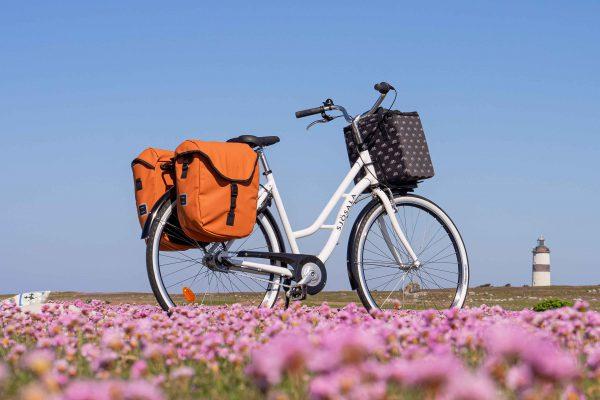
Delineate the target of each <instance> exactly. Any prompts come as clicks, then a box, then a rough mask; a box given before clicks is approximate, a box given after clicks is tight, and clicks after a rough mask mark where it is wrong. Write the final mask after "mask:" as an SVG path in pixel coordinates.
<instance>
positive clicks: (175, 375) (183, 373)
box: [171, 366, 194, 379]
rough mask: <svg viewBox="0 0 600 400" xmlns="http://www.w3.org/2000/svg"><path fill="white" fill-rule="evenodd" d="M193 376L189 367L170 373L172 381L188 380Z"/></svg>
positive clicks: (192, 370) (192, 371)
mask: <svg viewBox="0 0 600 400" xmlns="http://www.w3.org/2000/svg"><path fill="white" fill-rule="evenodd" d="M193 376H194V369H193V368H190V367H186V366H183V367H179V368H177V369H176V370H174V371H173V372H171V378H172V379H188V378H191V377H193Z"/></svg>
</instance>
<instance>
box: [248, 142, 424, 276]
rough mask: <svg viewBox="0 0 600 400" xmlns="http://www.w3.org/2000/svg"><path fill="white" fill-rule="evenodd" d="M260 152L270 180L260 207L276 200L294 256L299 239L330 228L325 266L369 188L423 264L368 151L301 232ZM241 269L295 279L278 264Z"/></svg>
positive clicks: (263, 189) (386, 236) (250, 264)
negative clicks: (295, 227) (333, 215)
mask: <svg viewBox="0 0 600 400" xmlns="http://www.w3.org/2000/svg"><path fill="white" fill-rule="evenodd" d="M257 152H258V155H259V159H260V161H261V164H262V167H263V171H265V175H266V179H267V182H266V183H265V185H261V188H260V191H259V194H258V208H259V209H261V208H262V207H263V206H265V202H266V201H267V200H268V198H269V197H272V199H273V201H274V202H275V208H276V209H277V213H278V214H279V217H280V219H281V222H282V224H283V228H284V231H285V236H286V237H287V240H288V243H289V244H290V248H291V251H292V253H295V254H299V253H300V248H299V246H298V242H297V239H299V238H302V237H306V236H310V235H313V234H314V233H316V232H317V231H319V230H320V229H329V230H331V233H330V235H329V238H328V239H327V241H326V242H325V245H324V246H323V248H322V249H321V251H320V252H319V254H318V255H317V257H318V258H319V259H320V260H321V261H322V262H323V263H325V262H326V261H327V259H328V258H329V256H330V255H331V253H332V252H333V250H334V248H335V246H336V244H337V243H338V240H339V238H340V236H341V234H342V231H343V228H344V225H345V223H346V221H347V220H348V217H349V214H350V210H351V209H352V207H353V206H354V204H355V201H356V199H357V197H358V196H359V195H360V194H362V193H363V192H364V191H365V189H367V188H368V187H372V188H373V189H372V193H373V195H374V196H377V197H378V198H379V199H380V201H381V203H382V204H383V206H384V208H385V210H386V212H387V214H388V215H389V217H390V221H391V224H392V228H393V230H394V233H395V234H396V236H397V238H398V239H399V240H400V243H402V245H403V246H404V248H405V249H406V252H407V253H408V255H409V256H410V257H411V258H412V261H413V265H414V266H417V267H418V266H419V265H420V262H419V260H418V257H417V255H416V254H415V253H414V251H413V249H412V247H411V245H410V243H409V242H408V240H407V239H406V236H405V235H404V232H403V231H402V229H401V227H400V224H399V223H398V220H397V219H396V210H395V205H393V204H392V203H391V201H390V198H389V196H388V195H387V194H386V193H385V192H384V191H383V190H382V189H381V188H379V185H378V184H379V181H378V180H377V175H376V174H375V169H374V167H373V164H372V161H371V156H370V154H369V152H368V151H367V150H363V151H362V152H360V156H359V157H358V159H357V161H356V162H355V163H354V165H353V166H352V168H351V169H350V171H349V172H348V174H347V175H346V176H345V177H344V179H343V180H342V182H341V183H340V185H339V186H338V188H337V189H336V191H335V192H334V193H333V195H332V196H331V198H330V199H329V201H328V202H327V204H326V205H325V207H324V208H323V210H322V211H321V213H320V214H319V216H318V217H317V218H316V220H315V221H314V222H313V223H312V224H311V225H310V226H309V227H307V228H304V229H301V230H298V231H294V230H292V226H291V224H290V221H289V218H288V216H287V213H286V210H285V206H284V204H283V200H282V198H281V195H280V194H279V190H278V188H277V183H276V181H275V177H274V176H273V173H272V171H271V169H270V168H269V165H268V162H267V159H266V156H265V154H264V153H263V150H262V149H259V150H258V151H257ZM363 168H364V170H365V171H366V172H367V173H366V174H365V177H364V178H362V179H361V180H360V181H359V182H358V183H356V185H354V187H353V188H352V189H351V190H350V191H349V192H347V190H348V189H349V188H350V186H351V184H352V182H353V181H354V178H355V177H356V175H358V173H359V172H360V171H361V170H362V169H363ZM341 199H343V202H342V204H341V205H340V207H339V209H338V212H337V216H336V219H335V222H334V223H333V224H325V221H326V220H327V219H328V217H329V216H330V215H331V213H332V211H333V210H334V207H335V206H336V204H338V203H339V201H340V200H341ZM380 228H381V230H382V233H383V237H384V240H385V242H386V244H387V246H388V247H389V249H390V251H391V252H392V254H393V256H394V258H395V261H396V262H397V263H399V264H401V263H402V262H401V259H400V255H399V253H398V252H397V250H396V247H395V246H394V244H393V242H392V239H391V237H390V235H389V232H388V231H387V227H386V226H385V224H380ZM239 266H240V267H242V268H243V269H246V270H258V271H261V272H270V273H275V274H278V275H281V276H287V277H291V272H290V270H289V269H287V268H283V267H278V266H274V265H269V264H259V263H255V262H249V261H241V264H240V265H239Z"/></svg>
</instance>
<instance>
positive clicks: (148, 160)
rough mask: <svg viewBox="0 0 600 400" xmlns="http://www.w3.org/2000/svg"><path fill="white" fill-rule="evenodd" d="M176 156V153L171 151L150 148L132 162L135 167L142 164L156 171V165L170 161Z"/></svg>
mask: <svg viewBox="0 0 600 400" xmlns="http://www.w3.org/2000/svg"><path fill="white" fill-rule="evenodd" d="M174 154H175V153H174V152H173V151H171V150H163V149H156V148H154V147H148V148H147V149H145V150H144V151H142V152H141V153H140V155H139V156H137V157H136V158H135V159H134V160H133V161H132V162H131V166H132V167H133V166H134V165H135V164H142V165H144V166H146V167H148V168H150V169H154V168H155V167H156V164H158V163H164V162H168V161H170V160H171V159H172V158H173V156H174Z"/></svg>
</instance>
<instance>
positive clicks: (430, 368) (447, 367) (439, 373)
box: [405, 354, 464, 388]
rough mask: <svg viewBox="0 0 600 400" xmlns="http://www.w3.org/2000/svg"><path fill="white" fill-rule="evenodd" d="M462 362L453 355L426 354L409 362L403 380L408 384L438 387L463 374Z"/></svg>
mask: <svg viewBox="0 0 600 400" xmlns="http://www.w3.org/2000/svg"><path fill="white" fill-rule="evenodd" d="M463 370H464V368H463V366H462V363H461V362H460V361H459V360H458V359H457V358H456V357H455V356H453V355H451V354H446V355H439V356H434V355H431V356H427V357H424V358H421V359H418V360H414V361H411V362H410V365H409V367H408V368H407V371H406V372H407V375H406V377H405V382H406V383H407V384H408V385H410V386H419V387H422V386H426V387H432V388H439V387H441V386H444V385H445V384H446V383H448V382H452V381H453V380H455V379H457V378H458V377H459V376H460V377H462V376H463V375H464V374H463Z"/></svg>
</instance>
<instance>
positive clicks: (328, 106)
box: [296, 82, 396, 126]
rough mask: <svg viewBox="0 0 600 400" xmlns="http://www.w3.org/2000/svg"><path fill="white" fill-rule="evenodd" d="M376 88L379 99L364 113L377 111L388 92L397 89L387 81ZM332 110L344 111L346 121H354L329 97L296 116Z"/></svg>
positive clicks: (325, 120) (297, 113) (344, 110)
mask: <svg viewBox="0 0 600 400" xmlns="http://www.w3.org/2000/svg"><path fill="white" fill-rule="evenodd" d="M374 88H375V90H377V91H378V92H379V93H380V96H379V98H378V99H377V101H376V102H375V104H374V105H373V107H371V109H370V110H369V111H367V112H366V113H364V114H362V115H368V114H372V113H373V112H375V111H376V110H377V108H378V107H379V106H380V105H381V103H382V102H383V99H385V96H386V95H387V94H388V92H389V91H390V90H396V89H395V88H394V87H393V86H392V85H390V84H389V83H387V82H379V83H376V84H375V86H374ZM331 110H339V111H342V114H343V116H344V118H345V119H346V121H348V122H352V120H353V118H352V117H351V116H350V115H348V113H347V112H346V109H345V108H344V107H342V106H338V105H334V104H333V101H331V100H330V99H328V100H327V101H326V102H325V103H324V105H322V106H319V107H313V108H308V109H306V110H300V111H296V118H304V117H308V116H311V115H317V114H323V113H324V112H325V111H331ZM324 118H329V119H324V120H323V121H322V122H329V121H330V120H331V119H333V118H331V117H327V115H325V116H324ZM309 126H310V125H309Z"/></svg>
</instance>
